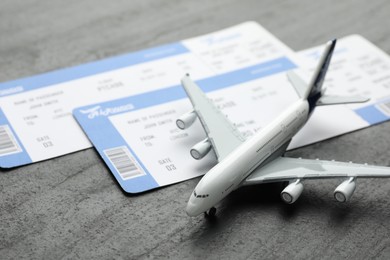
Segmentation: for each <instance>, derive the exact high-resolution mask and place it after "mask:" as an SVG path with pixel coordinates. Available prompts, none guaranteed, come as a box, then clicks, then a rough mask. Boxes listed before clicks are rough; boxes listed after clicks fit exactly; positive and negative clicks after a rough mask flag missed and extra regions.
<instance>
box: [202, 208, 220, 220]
mask: <svg viewBox="0 0 390 260" xmlns="http://www.w3.org/2000/svg"><path fill="white" fill-rule="evenodd" d="M215 213H217V209H216V208H215V207H212V208H210V209H209V210H208V211H206V212H205V213H204V214H205V216H206V217H208V218H213V217H215Z"/></svg>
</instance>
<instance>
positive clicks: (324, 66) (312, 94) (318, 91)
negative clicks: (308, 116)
mask: <svg viewBox="0 0 390 260" xmlns="http://www.w3.org/2000/svg"><path fill="white" fill-rule="evenodd" d="M335 46H336V39H334V40H332V41H329V42H327V43H326V46H325V50H324V53H323V54H322V56H321V58H320V61H319V63H318V66H317V68H316V70H315V71H314V75H313V77H312V78H311V81H310V84H309V87H308V88H307V89H306V93H305V94H304V96H303V98H306V99H307V101H308V102H309V105H310V108H314V107H315V106H316V104H317V101H318V100H319V99H320V98H321V96H322V85H323V83H324V79H325V75H326V72H327V71H328V68H329V63H330V60H331V59H332V55H333V51H334V48H335Z"/></svg>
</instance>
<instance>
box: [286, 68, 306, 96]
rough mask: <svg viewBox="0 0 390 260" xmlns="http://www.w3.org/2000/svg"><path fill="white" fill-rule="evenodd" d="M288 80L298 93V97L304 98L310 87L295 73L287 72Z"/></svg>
mask: <svg viewBox="0 0 390 260" xmlns="http://www.w3.org/2000/svg"><path fill="white" fill-rule="evenodd" d="M287 78H288V80H289V81H290V83H291V85H293V87H294V88H295V91H296V92H297V93H298V96H299V97H300V98H302V97H303V96H304V95H305V92H306V91H307V88H308V85H307V83H306V82H305V81H303V79H302V78H301V77H299V76H298V75H297V74H296V73H295V72H294V71H289V72H287Z"/></svg>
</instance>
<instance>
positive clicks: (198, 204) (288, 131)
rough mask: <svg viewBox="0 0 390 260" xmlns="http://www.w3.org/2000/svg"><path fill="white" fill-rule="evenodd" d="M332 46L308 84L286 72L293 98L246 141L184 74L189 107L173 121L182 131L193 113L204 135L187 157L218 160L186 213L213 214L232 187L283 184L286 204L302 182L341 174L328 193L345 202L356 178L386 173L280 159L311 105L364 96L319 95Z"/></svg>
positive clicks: (389, 171)
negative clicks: (211, 153) (295, 96)
mask: <svg viewBox="0 0 390 260" xmlns="http://www.w3.org/2000/svg"><path fill="white" fill-rule="evenodd" d="M335 45H336V40H333V41H330V42H328V43H327V44H326V47H325V51H324V53H323V55H322V57H321V59H320V61H319V65H318V67H317V69H316V71H315V73H314V76H313V78H312V80H311V82H310V83H309V84H306V83H305V82H304V81H303V80H302V79H301V78H299V76H298V75H297V74H295V73H293V72H288V74H287V76H288V78H289V81H290V82H291V84H292V85H293V86H294V88H295V89H296V91H297V93H298V95H299V97H300V98H299V100H297V101H296V102H295V103H293V104H292V105H291V106H290V107H289V108H288V109H286V111H285V112H284V113H282V114H281V115H280V116H278V117H277V118H276V119H275V120H274V121H273V122H272V123H270V124H269V125H268V126H266V127H265V128H263V129H261V131H259V132H257V133H256V134H255V135H254V136H253V137H251V138H250V139H248V140H245V139H244V137H243V136H242V135H241V134H240V132H239V131H238V130H237V128H236V127H235V126H234V125H233V124H232V123H231V122H229V120H228V119H227V118H226V116H225V115H223V114H222V113H221V112H220V111H219V110H218V109H217V108H216V106H215V105H214V104H213V103H212V101H211V100H209V99H208V98H207V97H206V95H205V94H204V93H203V92H202V90H201V89H200V88H199V87H198V86H197V85H196V84H195V83H194V82H193V81H192V80H191V79H190V78H189V76H188V75H187V76H185V77H184V78H183V79H182V85H183V87H184V89H185V91H186V93H187V95H188V97H189V98H190V100H191V102H192V105H193V108H194V109H193V111H191V112H189V113H187V114H185V115H183V116H182V117H180V118H179V119H178V120H177V121H176V124H177V126H178V127H179V128H180V129H186V128H188V127H189V126H190V125H191V124H192V123H193V122H194V121H195V119H196V117H198V118H199V119H200V122H201V124H202V126H203V128H204V130H205V131H206V134H207V138H206V139H205V140H203V141H201V142H200V143H198V144H196V145H195V146H194V147H193V148H192V149H191V151H190V152H191V156H192V157H193V158H195V159H198V160H199V159H201V158H203V157H204V156H205V155H206V154H207V153H208V152H209V151H210V150H211V148H213V150H214V152H215V154H216V156H217V159H218V164H217V165H215V166H214V167H213V168H212V169H211V170H210V171H208V172H207V173H206V175H204V176H203V178H202V179H201V180H200V182H199V184H198V185H197V186H196V188H195V190H194V191H193V193H192V194H191V197H190V199H189V201H188V204H187V208H186V212H187V214H188V215H189V216H196V215H199V214H201V213H202V212H205V213H206V216H207V215H208V216H213V215H215V213H216V209H215V207H214V206H215V205H216V204H217V203H218V202H219V201H221V200H222V199H223V198H225V197H226V196H227V195H228V194H229V193H231V192H232V191H233V190H235V189H237V188H239V187H241V186H245V185H253V184H260V183H270V182H288V183H289V184H288V186H287V187H286V188H285V189H284V190H283V191H282V192H281V198H282V200H283V201H285V202H286V203H289V204H291V203H294V202H295V201H296V200H297V199H298V197H299V196H300V195H301V193H302V190H303V184H302V180H305V179H325V178H344V179H345V180H344V182H342V183H341V184H340V185H339V186H338V187H337V188H336V190H335V191H334V197H335V199H336V200H337V201H339V202H345V201H348V200H349V199H350V198H351V196H352V194H353V192H354V190H355V187H356V183H355V180H356V178H389V177H390V167H380V166H368V165H361V164H353V163H343V162H335V161H322V160H308V159H297V158H287V157H283V154H284V153H285V151H286V149H287V146H288V145H289V143H290V141H291V139H292V137H293V136H294V135H295V134H296V133H297V132H298V131H299V129H301V128H302V126H304V125H305V123H306V122H307V120H308V119H309V117H310V115H311V114H312V113H313V110H314V108H315V107H316V106H317V105H332V104H345V103H359V102H365V101H367V100H368V99H366V98H361V97H357V96H355V97H337V96H327V95H324V93H323V91H322V84H323V81H324V78H325V74H326V72H327V70H328V67H329V63H330V60H331V57H332V53H333V50H334V48H335Z"/></svg>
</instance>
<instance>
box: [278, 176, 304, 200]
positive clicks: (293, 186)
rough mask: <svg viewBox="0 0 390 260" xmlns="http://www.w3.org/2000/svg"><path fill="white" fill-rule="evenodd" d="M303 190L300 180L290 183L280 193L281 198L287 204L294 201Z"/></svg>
mask: <svg viewBox="0 0 390 260" xmlns="http://www.w3.org/2000/svg"><path fill="white" fill-rule="evenodd" d="M302 191H303V184H302V183H301V181H300V180H296V181H294V182H292V183H290V184H289V185H288V186H287V187H286V188H285V189H284V190H283V191H282V192H281V193H280V196H281V197H282V200H283V201H284V202H286V203H287V204H292V203H294V202H295V201H296V200H297V199H298V198H299V196H301V193H302Z"/></svg>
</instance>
